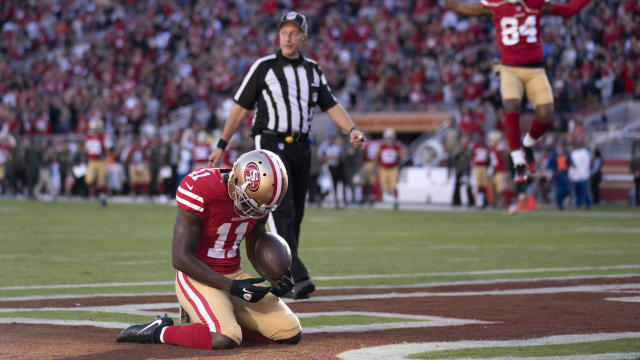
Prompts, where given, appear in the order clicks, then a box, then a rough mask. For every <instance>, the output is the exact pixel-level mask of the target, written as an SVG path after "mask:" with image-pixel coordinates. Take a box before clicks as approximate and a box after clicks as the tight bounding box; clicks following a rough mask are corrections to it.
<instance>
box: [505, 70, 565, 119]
mask: <svg viewBox="0 0 640 360" xmlns="http://www.w3.org/2000/svg"><path fill="white" fill-rule="evenodd" d="M525 91H526V94H527V98H528V99H529V102H530V103H531V105H533V108H534V109H535V108H536V107H537V106H538V105H544V104H551V103H553V91H552V90H551V85H550V84H549V79H548V78H547V73H546V72H545V70H544V68H528V67H520V66H508V65H501V66H500V92H501V93H502V99H503V100H522V97H523V96H524V94H525Z"/></svg>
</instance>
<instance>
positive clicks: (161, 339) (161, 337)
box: [160, 326, 168, 344]
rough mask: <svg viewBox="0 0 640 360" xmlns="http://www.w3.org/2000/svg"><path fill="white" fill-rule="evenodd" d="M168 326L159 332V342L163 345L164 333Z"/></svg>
mask: <svg viewBox="0 0 640 360" xmlns="http://www.w3.org/2000/svg"><path fill="white" fill-rule="evenodd" d="M167 328H168V326H165V327H163V328H162V330H160V342H161V343H163V344H164V331H165V330H167Z"/></svg>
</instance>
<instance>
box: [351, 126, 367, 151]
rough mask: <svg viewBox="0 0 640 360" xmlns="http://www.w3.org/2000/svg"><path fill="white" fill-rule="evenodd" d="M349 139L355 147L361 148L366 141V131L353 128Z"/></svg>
mask: <svg viewBox="0 0 640 360" xmlns="http://www.w3.org/2000/svg"><path fill="white" fill-rule="evenodd" d="M349 141H350V142H351V145H353V147H354V148H355V149H360V148H361V147H362V144H363V143H364V133H363V132H362V131H360V129H353V131H351V132H350V133H349Z"/></svg>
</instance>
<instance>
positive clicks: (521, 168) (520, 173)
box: [513, 164, 527, 185]
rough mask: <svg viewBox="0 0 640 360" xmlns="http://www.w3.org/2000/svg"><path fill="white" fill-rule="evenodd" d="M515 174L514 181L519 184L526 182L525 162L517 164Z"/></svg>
mask: <svg viewBox="0 0 640 360" xmlns="http://www.w3.org/2000/svg"><path fill="white" fill-rule="evenodd" d="M514 172H515V174H514V175H513V182H515V183H516V185H517V184H524V183H526V182H527V166H526V165H525V164H518V165H516V166H515V171H514Z"/></svg>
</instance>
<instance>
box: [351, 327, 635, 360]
mask: <svg viewBox="0 0 640 360" xmlns="http://www.w3.org/2000/svg"><path fill="white" fill-rule="evenodd" d="M628 338H640V332H623V333H600V334H582V335H580V334H577V335H557V336H546V337H541V338H535V339H526V340H501V341H473V340H472V341H469V340H464V341H453V342H427V343H412V344H398V345H383V346H374V347H369V348H363V349H356V350H349V351H345V352H343V353H341V354H339V355H338V357H339V358H340V359H343V360H397V359H405V358H406V357H407V356H409V355H411V354H418V353H423V352H428V351H440V350H460V349H471V348H489V347H516V346H520V347H521V346H544V345H557V344H572V343H581V342H595V341H606V340H617V339H628ZM606 355H607V354H598V356H597V357H592V358H591V359H598V360H600V359H611V360H622V359H635V358H636V357H637V356H639V355H640V353H622V354H620V355H621V357H619V356H618V354H610V355H614V357H612V358H607V357H604V356H606ZM492 359H496V358H492ZM501 359H509V360H511V359H528V360H532V359H544V360H560V359H562V360H574V359H588V358H586V357H585V356H580V357H577V358H576V357H565V356H563V357H538V358H518V357H516V358H513V357H506V358H505V357H502V358H501Z"/></svg>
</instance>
